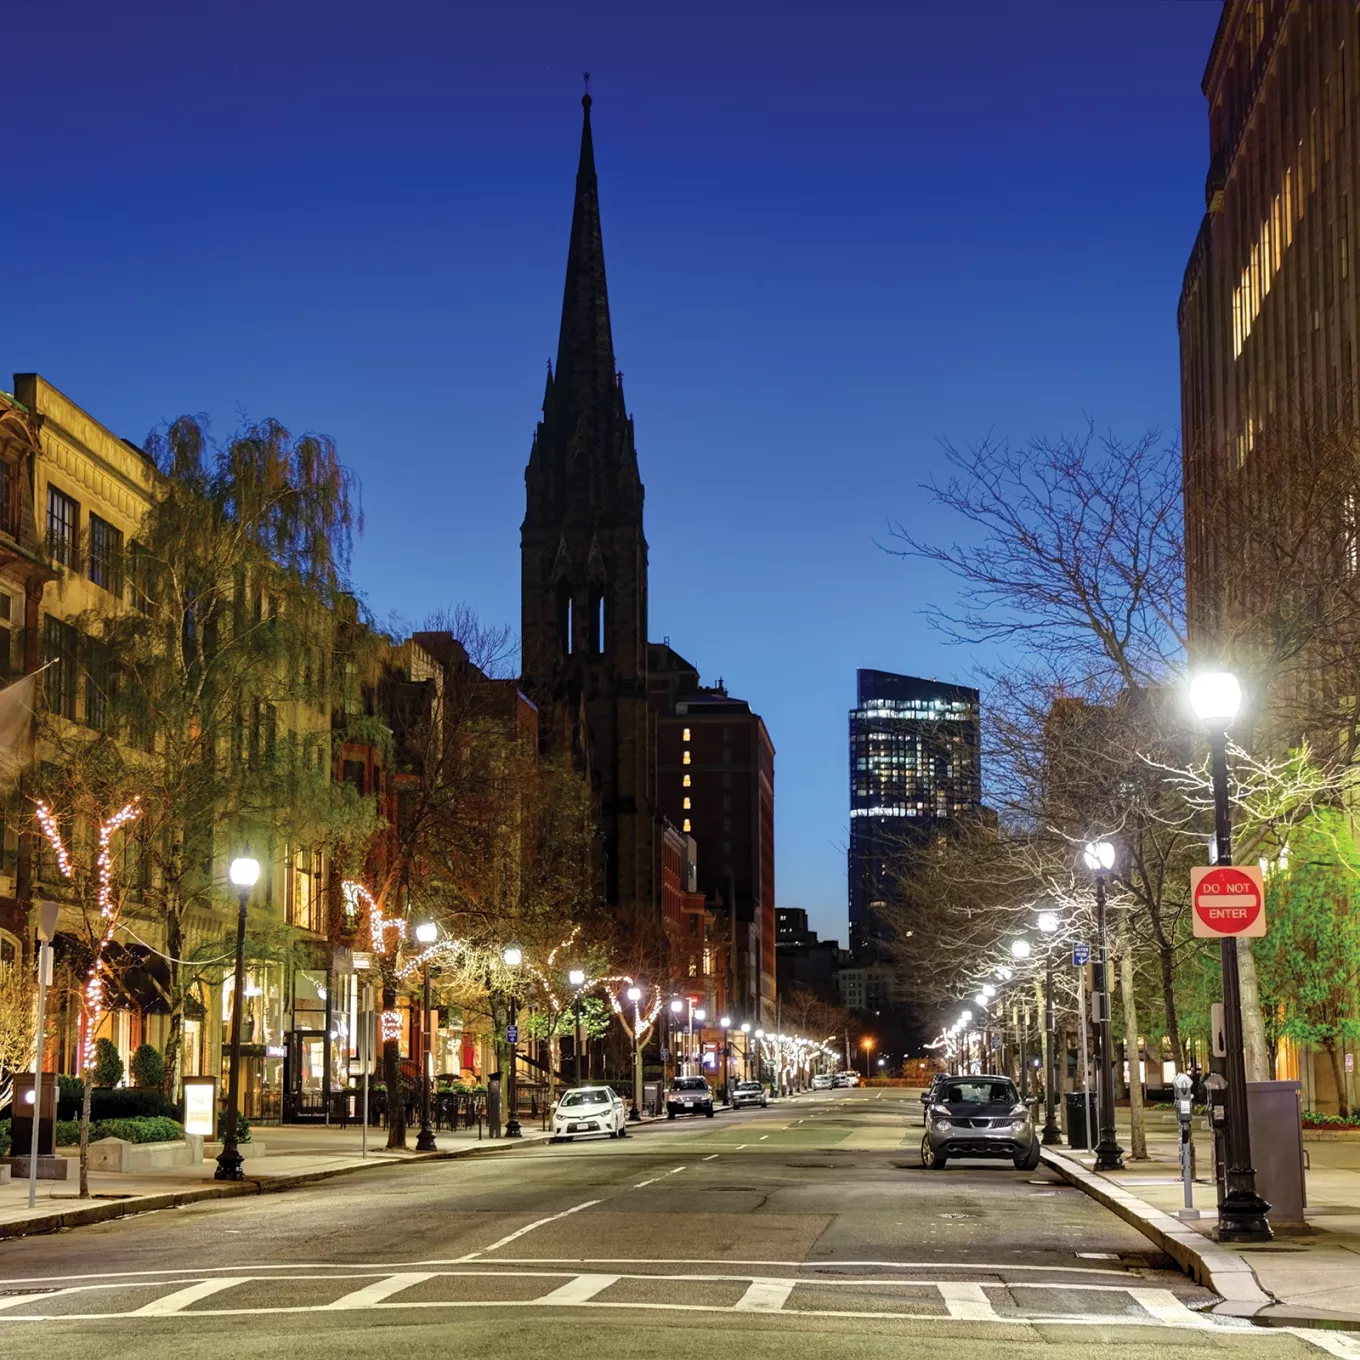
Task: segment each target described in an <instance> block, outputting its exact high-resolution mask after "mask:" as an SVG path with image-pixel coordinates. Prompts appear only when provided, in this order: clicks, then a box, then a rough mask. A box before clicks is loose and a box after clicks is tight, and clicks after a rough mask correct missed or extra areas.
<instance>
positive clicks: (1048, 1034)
mask: <svg viewBox="0 0 1360 1360" xmlns="http://www.w3.org/2000/svg"><path fill="white" fill-rule="evenodd" d="M1060 924H1061V922H1060V921H1059V920H1058V913H1057V912H1056V911H1041V912H1040V913H1039V929H1040V930H1041V931H1042V932H1043V933H1044V934H1045V935H1047V936H1048V944H1047V946H1046V947H1045V949H1044V1037H1045V1039H1046V1041H1047V1042H1046V1044H1045V1047H1046V1049H1047V1052H1046V1054H1045V1057H1046V1058H1047V1060H1048V1061H1047V1062H1046V1063H1045V1067H1044V1131H1043V1134H1042V1136H1041V1139H1040V1141H1041V1142H1043V1143H1045V1144H1046V1145H1047V1146H1049V1147H1052V1146H1053V1144H1054V1143H1061V1142H1062V1130H1061V1129H1060V1128H1059V1127H1058V1121H1057V1119H1056V1118H1055V1111H1054V1106H1055V1105H1056V1103H1057V1086H1058V1029H1057V1022H1056V1020H1055V1018H1054V1014H1053V949H1054V945H1055V941H1054V939H1053V937H1054V936H1055V935H1056V934H1057V933H1058V927H1059V925H1060Z"/></svg>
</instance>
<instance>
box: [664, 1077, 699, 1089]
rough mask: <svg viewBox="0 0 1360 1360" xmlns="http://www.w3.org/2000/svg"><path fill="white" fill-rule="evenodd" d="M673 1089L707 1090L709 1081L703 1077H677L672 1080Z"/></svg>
mask: <svg viewBox="0 0 1360 1360" xmlns="http://www.w3.org/2000/svg"><path fill="white" fill-rule="evenodd" d="M671 1090H672V1091H707V1090H708V1083H707V1082H706V1081H705V1080H704V1079H703V1078H702V1077H676V1079H675V1080H674V1081H673V1082H671Z"/></svg>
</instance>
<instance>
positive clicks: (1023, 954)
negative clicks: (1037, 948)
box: [1011, 940, 1030, 959]
mask: <svg viewBox="0 0 1360 1360" xmlns="http://www.w3.org/2000/svg"><path fill="white" fill-rule="evenodd" d="M1029 953H1030V943H1029V941H1028V940H1012V941H1011V957H1012V958H1017V959H1027V958H1029Z"/></svg>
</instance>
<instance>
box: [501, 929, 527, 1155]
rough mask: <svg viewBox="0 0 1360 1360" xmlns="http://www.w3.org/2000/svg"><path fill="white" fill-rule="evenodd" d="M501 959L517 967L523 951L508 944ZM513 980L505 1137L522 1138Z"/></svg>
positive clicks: (507, 1038)
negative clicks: (516, 1076) (516, 1063)
mask: <svg viewBox="0 0 1360 1360" xmlns="http://www.w3.org/2000/svg"><path fill="white" fill-rule="evenodd" d="M501 959H502V961H503V962H504V964H505V966H506V967H507V968H515V969H517V968H518V967H519V966H520V964H522V963H523V962H524V951H523V950H522V949H521V948H520V947H519V945H517V944H508V945H506V946H505V948H504V950H502V952H501ZM517 992H518V988H517V986H516V983H515V982H514V981H512V982H511V984H510V1007H509V1019H508V1020H507V1022H506V1031H505V1042H506V1047H507V1048H508V1049H509V1050H510V1076H509V1080H508V1081H507V1082H506V1085H505V1103H506V1105H507V1107H508V1108H509V1116H508V1118H507V1119H506V1121H505V1136H506V1137H507V1138H522V1137H523V1136H524V1135H523V1132H522V1131H521V1129H520V1126H519V1089H518V1087H517V1085H516V1082H515V1058H516V1056H517V1054H518V1052H519V996H518V994H517Z"/></svg>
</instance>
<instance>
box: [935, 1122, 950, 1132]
mask: <svg viewBox="0 0 1360 1360" xmlns="http://www.w3.org/2000/svg"><path fill="white" fill-rule="evenodd" d="M953 1127H954V1126H953V1125H952V1124H951V1123H950V1122H949V1120H947V1119H937V1120H936V1121H935V1132H936V1133H949V1132H950V1131H951V1130H952V1129H953Z"/></svg>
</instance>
